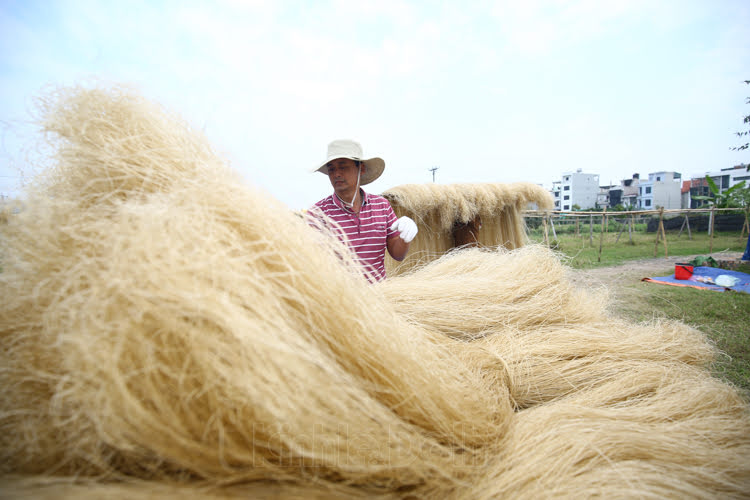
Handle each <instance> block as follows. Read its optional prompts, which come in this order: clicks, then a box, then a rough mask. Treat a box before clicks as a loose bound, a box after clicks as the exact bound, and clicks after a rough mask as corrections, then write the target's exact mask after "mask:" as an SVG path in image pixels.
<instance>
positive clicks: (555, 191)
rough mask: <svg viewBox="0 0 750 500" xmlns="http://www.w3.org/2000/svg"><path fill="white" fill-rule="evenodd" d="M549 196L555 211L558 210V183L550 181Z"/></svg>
mask: <svg viewBox="0 0 750 500" xmlns="http://www.w3.org/2000/svg"><path fill="white" fill-rule="evenodd" d="M549 194H551V195H552V199H553V200H555V210H560V181H552V189H550V191H549Z"/></svg>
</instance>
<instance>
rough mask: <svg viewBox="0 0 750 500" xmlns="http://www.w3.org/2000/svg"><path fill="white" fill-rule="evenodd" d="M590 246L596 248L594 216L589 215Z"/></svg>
mask: <svg viewBox="0 0 750 500" xmlns="http://www.w3.org/2000/svg"><path fill="white" fill-rule="evenodd" d="M589 245H591V246H594V216H593V215H589Z"/></svg>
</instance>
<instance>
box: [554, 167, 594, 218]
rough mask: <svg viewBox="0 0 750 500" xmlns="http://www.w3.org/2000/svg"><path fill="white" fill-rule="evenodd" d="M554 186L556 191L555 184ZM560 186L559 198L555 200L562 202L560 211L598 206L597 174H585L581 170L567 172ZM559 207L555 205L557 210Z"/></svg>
mask: <svg viewBox="0 0 750 500" xmlns="http://www.w3.org/2000/svg"><path fill="white" fill-rule="evenodd" d="M552 185H553V190H554V186H555V183H553V184H552ZM559 185H560V192H559V196H556V197H555V198H554V199H555V200H556V201H557V200H558V199H559V200H560V205H559V207H560V208H559V210H573V205H578V208H582V209H586V208H593V207H595V206H596V202H597V196H598V195H599V176H598V175H597V174H584V173H583V172H582V171H581V169H580V168H579V169H578V170H576V171H575V172H565V173H563V175H562V180H561V181H560V183H559ZM553 196H554V194H553ZM557 206H558V205H557V204H555V208H557Z"/></svg>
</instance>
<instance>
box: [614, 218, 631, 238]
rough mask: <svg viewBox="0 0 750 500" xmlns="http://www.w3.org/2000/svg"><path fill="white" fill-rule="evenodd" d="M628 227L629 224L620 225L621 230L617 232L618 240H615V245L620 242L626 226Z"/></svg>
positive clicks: (622, 223)
mask: <svg viewBox="0 0 750 500" xmlns="http://www.w3.org/2000/svg"><path fill="white" fill-rule="evenodd" d="M614 220H617V219H614ZM627 225H628V223H627V222H621V223H620V230H619V231H618V232H617V239H616V240H615V243H617V242H618V241H620V235H621V234H622V232H623V231H625V226H627Z"/></svg>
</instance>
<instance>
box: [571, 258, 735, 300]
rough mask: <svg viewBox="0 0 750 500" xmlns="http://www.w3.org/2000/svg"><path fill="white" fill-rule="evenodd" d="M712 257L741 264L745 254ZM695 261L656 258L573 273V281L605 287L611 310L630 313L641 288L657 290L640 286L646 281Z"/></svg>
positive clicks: (667, 274)
mask: <svg viewBox="0 0 750 500" xmlns="http://www.w3.org/2000/svg"><path fill="white" fill-rule="evenodd" d="M703 255H704V256H705V254H703ZM711 256H712V257H713V258H714V259H716V260H738V259H740V258H741V257H742V252H714V253H713V254H711ZM694 257H697V255H690V256H687V257H686V256H682V257H656V258H653V259H639V260H632V261H628V262H626V263H624V264H620V265H617V266H611V267H599V268H596V269H579V270H575V271H574V272H573V281H574V282H576V283H578V284H579V285H580V286H585V287H586V288H592V287H601V286H604V287H606V288H607V289H608V290H609V294H610V299H611V301H612V309H613V310H614V311H619V310H623V309H624V310H628V309H630V308H629V307H628V304H630V303H632V302H634V301H635V300H634V299H635V298H636V297H637V296H638V295H640V294H641V293H642V291H641V289H640V287H641V286H654V285H649V284H648V283H643V282H641V280H642V279H643V278H651V277H656V276H669V275H670V274H672V273H674V266H675V264H676V263H678V262H687V261H689V260H691V259H693V258H694ZM635 302H637V301H635Z"/></svg>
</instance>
